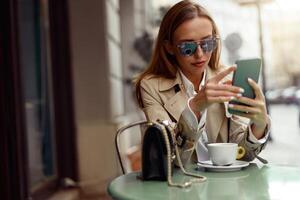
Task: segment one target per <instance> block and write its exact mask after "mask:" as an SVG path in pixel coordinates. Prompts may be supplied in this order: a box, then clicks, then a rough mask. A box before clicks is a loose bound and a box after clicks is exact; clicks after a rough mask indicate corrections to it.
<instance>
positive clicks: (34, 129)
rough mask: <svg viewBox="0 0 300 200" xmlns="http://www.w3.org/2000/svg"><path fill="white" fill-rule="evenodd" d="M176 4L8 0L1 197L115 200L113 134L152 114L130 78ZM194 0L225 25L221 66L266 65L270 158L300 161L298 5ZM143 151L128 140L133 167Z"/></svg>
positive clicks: (124, 141)
mask: <svg viewBox="0 0 300 200" xmlns="http://www.w3.org/2000/svg"><path fill="white" fill-rule="evenodd" d="M176 2H178V1H177V0H88V1H83V0H69V1H68V0H12V1H9V0H4V1H2V3H1V6H0V8H1V12H2V13H5V14H6V15H5V16H6V17H4V18H1V35H0V37H1V38H0V47H1V48H0V50H1V51H0V54H1V56H0V61H1V65H3V68H2V69H1V80H2V81H3V82H1V84H2V86H1V95H0V96H1V105H3V106H2V108H1V119H3V120H1V121H2V122H3V124H1V129H0V130H1V134H2V137H3V140H1V156H2V157H3V158H4V167H3V168H1V175H2V176H3V177H4V178H3V179H2V181H3V184H4V185H5V187H3V188H2V190H1V193H2V192H3V195H2V196H3V199H6V198H7V199H109V197H108V196H107V194H106V187H107V184H108V183H109V182H110V181H111V180H112V179H113V178H115V177H117V176H119V175H120V174H121V171H120V167H119V164H118V159H117V156H116V151H115V146H114V137H115V133H116V130H117V129H118V128H120V127H122V126H124V125H126V124H128V123H130V122H135V121H138V120H142V119H144V115H143V113H142V112H141V110H140V109H139V108H138V107H137V104H136V100H135V98H134V85H133V82H132V80H133V79H134V77H135V75H137V74H138V73H139V72H141V71H142V70H143V69H144V68H145V67H146V66H147V63H148V62H149V60H150V58H151V50H152V47H153V43H154V41H155V37H156V35H157V32H158V27H159V24H160V21H161V19H162V16H163V15H164V13H165V12H166V11H167V9H168V8H169V7H170V5H173V4H175V3H176ZM196 2H199V3H200V4H201V5H203V6H204V7H205V8H207V10H208V11H209V12H210V13H211V15H212V16H213V18H214V19H215V21H216V23H217V26H218V27H219V30H220V33H221V39H222V54H221V61H222V63H224V64H226V65H232V64H234V62H235V61H236V60H237V59H243V58H253V57H261V58H262V59H263V70H262V73H261V78H260V84H261V85H262V88H263V91H264V92H265V96H266V101H267V104H268V109H269V113H270V116H271V119H272V130H271V138H272V140H271V141H270V143H269V145H267V148H266V149H265V151H264V152H263V153H262V154H261V155H262V157H264V158H265V159H267V160H269V162H270V163H271V164H280V165H287V164H288V165H298V166H300V155H299V154H297V152H299V151H300V145H298V142H300V67H299V65H300V56H299V55H300V48H299V42H298V39H299V38H300V28H299V24H300V15H299V12H300V3H299V2H298V1H295V0H261V1H259V0H257V1H255V0H198V1H197V0H196ZM139 145H140V138H139V134H137V133H133V134H126V136H124V137H122V138H121V150H122V152H123V153H122V155H123V156H124V157H125V159H124V161H125V163H126V167H127V168H129V169H131V170H134V169H136V168H138V167H139V160H140V156H139ZM3 184H1V185H3ZM66 189H67V190H66ZM1 199H2V198H1Z"/></svg>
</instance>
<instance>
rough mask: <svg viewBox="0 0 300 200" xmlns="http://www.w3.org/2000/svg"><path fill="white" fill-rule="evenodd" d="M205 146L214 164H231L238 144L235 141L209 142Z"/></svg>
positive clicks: (235, 155) (235, 156) (234, 158)
mask: <svg viewBox="0 0 300 200" xmlns="http://www.w3.org/2000/svg"><path fill="white" fill-rule="evenodd" d="M207 148H208V154H209V157H210V159H211V161H212V163H213V164H214V165H219V166H222V165H231V164H233V163H234V162H235V160H236V158H237V153H238V145H237V144H236V143H210V144H208V145H207Z"/></svg>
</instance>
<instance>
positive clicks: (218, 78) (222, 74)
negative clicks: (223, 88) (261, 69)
mask: <svg viewBox="0 0 300 200" xmlns="http://www.w3.org/2000/svg"><path fill="white" fill-rule="evenodd" d="M234 70H236V67H235V66H231V67H229V68H227V69H225V70H224V71H221V72H220V73H218V74H217V75H216V76H214V77H213V78H212V79H210V81H212V82H214V83H219V82H220V81H221V80H222V79H223V78H224V77H225V76H227V75H228V74H230V73H231V72H233V71H234Z"/></svg>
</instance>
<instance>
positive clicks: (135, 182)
mask: <svg viewBox="0 0 300 200" xmlns="http://www.w3.org/2000/svg"><path fill="white" fill-rule="evenodd" d="M188 169H189V170H188V171H193V172H196V173H199V174H201V175H204V176H206V177H207V181H206V182H203V183H195V184H193V185H192V186H191V187H189V188H185V189H182V188H175V187H168V185H167V182H161V181H142V180H140V179H138V178H137V175H139V173H138V172H133V173H129V174H126V175H122V176H119V177H117V178H115V179H114V180H113V181H112V182H111V183H110V184H109V186H108V193H109V194H110V196H111V197H112V198H113V199H133V200H134V199H136V200H143V199H149V200H160V199H161V200H168V199H170V200H171V199H172V200H185V199H201V200H205V199H209V200H216V199H221V200H267V199H274V200H279V199H284V200H286V199H288V200H292V199H300V167H292V166H273V165H264V166H258V165H257V164H254V163H251V164H250V165H249V166H248V167H246V168H243V169H242V170H239V171H235V172H206V171H205V170H203V169H199V168H197V167H196V165H190V166H188ZM188 179H190V177H187V176H184V175H183V174H182V172H180V171H179V170H176V171H175V172H174V175H173V180H174V181H176V182H178V181H182V182H183V181H186V180H188Z"/></svg>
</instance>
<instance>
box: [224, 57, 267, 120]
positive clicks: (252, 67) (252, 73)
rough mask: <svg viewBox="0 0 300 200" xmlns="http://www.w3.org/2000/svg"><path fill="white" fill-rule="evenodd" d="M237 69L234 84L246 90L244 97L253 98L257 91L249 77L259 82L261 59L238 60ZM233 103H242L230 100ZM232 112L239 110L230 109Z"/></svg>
mask: <svg viewBox="0 0 300 200" xmlns="http://www.w3.org/2000/svg"><path fill="white" fill-rule="evenodd" d="M236 65H237V69H236V70H235V71H234V74H233V80H232V85H234V86H237V87H241V88H243V89H244V90H245V92H244V93H243V96H244V97H248V98H251V99H254V98H255V93H254V90H253V88H252V87H251V86H250V85H249V83H248V78H251V79H252V80H254V81H255V82H258V78H259V74H260V68H261V59H259V58H254V59H246V60H238V61H236ZM230 103H231V104H242V103H239V102H236V101H230ZM228 111H229V112H230V113H232V114H234V113H237V112H239V111H235V110H231V109H228Z"/></svg>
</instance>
